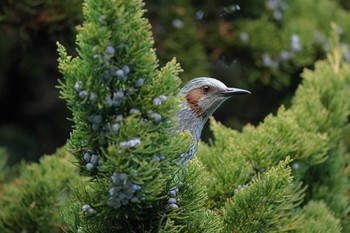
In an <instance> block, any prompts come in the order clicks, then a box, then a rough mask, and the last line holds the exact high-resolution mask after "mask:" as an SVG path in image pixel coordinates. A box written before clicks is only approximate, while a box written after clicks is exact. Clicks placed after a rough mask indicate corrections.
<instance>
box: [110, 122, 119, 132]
mask: <svg viewBox="0 0 350 233" xmlns="http://www.w3.org/2000/svg"><path fill="white" fill-rule="evenodd" d="M118 130H119V124H117V123H115V124H113V125H112V131H113V132H118Z"/></svg>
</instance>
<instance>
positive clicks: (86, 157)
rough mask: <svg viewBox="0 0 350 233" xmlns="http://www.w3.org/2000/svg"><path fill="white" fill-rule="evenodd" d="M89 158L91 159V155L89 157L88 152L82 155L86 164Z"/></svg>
mask: <svg viewBox="0 0 350 233" xmlns="http://www.w3.org/2000/svg"><path fill="white" fill-rule="evenodd" d="M90 158H91V155H90V154H89V153H88V152H86V153H85V154H84V160H85V161H86V162H89V161H90Z"/></svg>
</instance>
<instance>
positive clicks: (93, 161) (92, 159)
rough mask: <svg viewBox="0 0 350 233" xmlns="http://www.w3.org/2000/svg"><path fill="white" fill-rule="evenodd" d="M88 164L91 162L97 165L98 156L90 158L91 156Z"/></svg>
mask: <svg viewBox="0 0 350 233" xmlns="http://www.w3.org/2000/svg"><path fill="white" fill-rule="evenodd" d="M90 162H91V163H92V164H97V162H98V156H97V155H92V156H91V159H90Z"/></svg>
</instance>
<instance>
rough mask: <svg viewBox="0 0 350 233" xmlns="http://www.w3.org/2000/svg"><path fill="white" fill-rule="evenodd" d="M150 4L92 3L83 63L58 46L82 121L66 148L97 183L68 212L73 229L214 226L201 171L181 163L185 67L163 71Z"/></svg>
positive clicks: (187, 141)
mask: <svg viewBox="0 0 350 233" xmlns="http://www.w3.org/2000/svg"><path fill="white" fill-rule="evenodd" d="M142 7H143V3H142V2H140V1H136V0H133V1H126V0H125V1H116V0H104V1H97V0H87V1H85V3H84V11H83V12H84V18H85V21H84V23H83V25H82V26H81V27H80V28H79V29H78V32H79V33H78V35H77V47H78V48H77V51H78V54H79V56H77V57H75V58H72V57H70V56H68V54H67V53H66V51H65V50H64V48H63V46H61V45H59V53H60V58H59V68H60V71H61V72H62V74H63V75H64V78H65V81H64V82H62V83H61V85H60V88H61V94H62V97H63V98H64V99H66V100H67V103H68V107H69V109H70V110H71V111H72V113H73V119H72V120H73V121H74V124H75V128H74V130H73V132H72V135H71V138H70V140H69V146H68V148H69V150H70V151H71V152H73V154H74V156H75V157H76V158H77V160H78V166H79V167H80V170H81V172H82V174H84V175H87V176H89V177H90V183H89V187H79V188H77V202H76V203H75V204H74V205H72V206H71V207H70V208H68V209H67V210H66V211H64V218H65V219H66V222H67V224H68V225H69V227H70V228H71V230H72V231H73V232H150V231H152V232H154V231H156V230H157V229H158V230H159V231H164V232H179V231H182V232H186V231H188V229H189V228H192V229H194V228H195V226H197V225H198V224H194V223H192V220H193V221H196V222H197V223H200V222H203V221H202V219H206V220H208V219H213V220H212V221H211V222H212V225H214V223H215V222H216V220H215V219H214V214H212V213H211V212H210V211H208V210H205V209H204V206H205V204H204V203H205V202H206V193H205V189H203V185H201V184H202V183H203V182H204V181H205V177H204V176H201V175H200V174H201V170H202V168H200V167H198V166H197V165H191V166H188V167H187V168H185V169H180V168H179V165H178V163H177V161H178V160H179V158H180V155H181V154H182V153H184V152H186V151H187V150H188V149H189V148H190V147H191V146H192V139H191V137H190V135H189V134H188V133H178V132H174V130H173V129H174V128H175V127H176V123H175V122H174V120H173V116H174V114H175V113H176V111H177V107H174V106H177V105H178V99H177V98H176V97H175V96H176V94H177V92H178V90H179V84H180V82H179V79H178V77H177V76H178V74H179V72H180V71H181V69H180V67H179V65H178V64H177V63H176V61H175V60H173V61H171V62H169V63H168V64H167V65H166V66H165V67H163V68H162V69H160V70H159V69H158V60H157V59H156V56H155V52H154V50H153V49H152V46H153V39H152V36H151V33H150V25H149V23H148V22H147V20H146V19H144V18H143V16H142V14H143V9H142ZM179 169H180V171H179ZM201 178H202V179H201ZM202 212H203V213H206V214H202ZM190 220H191V221H190ZM209 222H210V221H209ZM190 223H191V224H190ZM202 227H203V226H202ZM216 228H218V227H216ZM197 231H198V232H201V228H197Z"/></svg>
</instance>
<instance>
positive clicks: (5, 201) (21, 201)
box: [0, 149, 79, 233]
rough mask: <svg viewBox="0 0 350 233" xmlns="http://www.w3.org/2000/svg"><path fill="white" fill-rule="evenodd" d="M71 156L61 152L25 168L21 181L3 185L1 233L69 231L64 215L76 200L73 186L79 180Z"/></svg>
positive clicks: (19, 179) (21, 172) (21, 171)
mask: <svg viewBox="0 0 350 233" xmlns="http://www.w3.org/2000/svg"><path fill="white" fill-rule="evenodd" d="M69 156H70V154H68V153H67V152H66V151H65V150H64V149H60V150H58V151H57V152H56V153H55V154H54V155H53V156H44V157H42V158H41V159H40V163H38V164H37V163H32V164H23V165H22V166H21V167H20V168H19V173H20V174H19V176H18V178H16V179H15V180H13V181H12V182H8V181H7V182H6V183H4V184H2V186H1V198H0V205H1V207H2V209H1V212H0V232H4V233H6V232H8V233H12V232H53V233H54V232H61V230H62V228H66V227H65V224H64V223H63V221H62V219H61V216H60V212H61V210H62V209H63V207H64V206H66V205H67V204H68V203H69V202H70V201H71V200H72V199H71V197H72V193H71V189H70V188H69V186H70V185H71V186H76V185H77V183H78V179H79V176H78V171H77V169H76V167H75V166H74V165H73V164H72V163H71V161H69ZM2 172H3V171H2ZM2 174H4V173H2Z"/></svg>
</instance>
